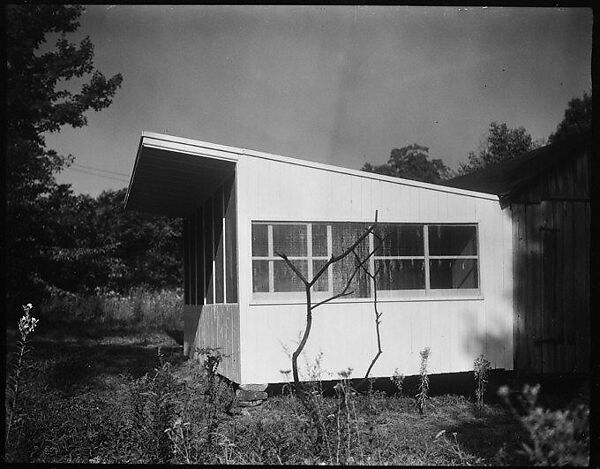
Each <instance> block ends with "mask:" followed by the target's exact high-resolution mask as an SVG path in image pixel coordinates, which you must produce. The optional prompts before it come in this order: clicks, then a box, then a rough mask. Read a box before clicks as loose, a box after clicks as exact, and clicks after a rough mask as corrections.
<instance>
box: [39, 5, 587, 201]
mask: <svg viewBox="0 0 600 469" xmlns="http://www.w3.org/2000/svg"><path fill="white" fill-rule="evenodd" d="M84 35H89V36H90V37H91V39H92V42H93V43H94V45H95V53H96V55H95V57H96V64H97V66H98V68H99V69H100V70H102V71H103V72H104V73H105V74H106V75H112V74H114V73H117V72H121V73H122V74H123V86H122V88H121V89H120V90H119V91H118V93H117V95H116V97H115V100H114V102H113V105H112V106H111V107H110V108H108V109H106V110H104V111H101V112H100V113H92V114H90V115H89V125H88V126H87V127H85V128H83V129H76V130H73V129H70V128H65V129H63V130H62V131H61V133H60V134H56V135H50V136H48V138H47V142H48V144H49V146H50V147H51V148H54V149H56V150H58V151H59V152H63V153H72V154H73V155H75V157H76V160H75V163H76V165H74V166H73V167H72V168H71V169H67V170H65V171H64V172H63V173H62V174H61V175H59V177H58V179H59V181H60V182H69V183H72V184H73V188H74V190H75V191H76V192H87V193H90V194H92V195H97V194H98V193H99V192H100V191H101V190H103V189H108V188H120V187H124V186H126V184H127V179H128V176H129V174H130V172H131V169H132V166H133V162H134V159H135V153H136V149H137V145H138V142H139V137H140V135H141V132H142V131H144V130H147V131H154V132H161V133H168V134H171V135H175V136H179V137H186V138H193V139H198V140H203V141H208V142H213V143H219V144H223V145H232V146H238V147H244V148H249V149H253V150H260V151H265V152H269V153H275V154H280V155H284V156H291V157H296V158H303V159H307V160H312V161H319V162H323V163H330V164H334V165H338V166H344V167H348V168H354V169H359V168H360V167H361V166H362V164H363V163H364V162H365V161H370V162H372V163H375V164H380V163H383V162H384V161H386V160H387V158H388V156H389V154H390V151H391V149H392V148H395V147H401V146H404V145H408V144H411V143H418V144H420V145H425V146H428V147H429V149H430V156H431V157H432V158H441V159H442V160H444V162H445V163H446V164H447V165H449V166H450V167H452V168H456V167H457V165H458V162H459V161H463V160H465V159H466V156H467V154H468V152H469V151H476V150H477V147H478V145H479V142H480V141H481V139H482V138H483V137H484V136H485V133H486V131H487V128H488V127H489V124H490V122H492V121H498V122H506V123H507V124H508V125H509V126H510V127H519V126H523V127H525V128H526V129H527V130H528V131H529V132H530V133H531V134H532V136H533V137H534V139H546V138H547V137H548V135H549V134H550V133H551V132H552V131H553V130H554V129H555V128H556V125H557V124H558V122H560V120H561V119H562V117H563V113H564V110H565V108H566V106H567V103H568V101H569V100H570V99H571V98H573V97H580V96H582V95H583V93H584V92H585V91H588V92H589V91H591V46H592V10H591V9H578V8H562V9H560V8H481V7H478V8H457V7H354V6H336V7H317V6H303V7H296V6H294V7H290V6H241V7H238V6H230V7H225V6H135V5H123V6H107V5H94V6H87V8H86V12H85V13H84V15H83V16H82V18H81V28H80V29H79V31H78V32H77V33H76V34H74V35H72V36H73V38H74V39H80V38H82V37H83V36H84ZM90 168H100V169H102V170H104V171H94V170H92V169H90ZM90 173H95V174H97V175H93V174H90Z"/></svg>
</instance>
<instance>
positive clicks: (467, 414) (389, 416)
mask: <svg viewBox="0 0 600 469" xmlns="http://www.w3.org/2000/svg"><path fill="white" fill-rule="evenodd" d="M142 314H145V313H142ZM39 317H40V324H39V326H38V329H36V332H35V334H34V335H33V337H32V341H31V345H32V348H33V351H32V353H31V354H30V355H29V356H28V361H27V364H28V365H27V366H26V367H25V368H24V369H23V371H22V375H21V377H22V382H23V387H22V389H21V394H20V395H21V397H20V408H21V409H23V411H22V412H20V414H19V416H18V418H16V419H15V423H14V426H15V431H14V433H15V434H18V438H15V440H14V441H13V442H12V444H11V445H10V448H9V450H8V451H7V455H6V457H7V460H8V461H10V462H38V463H39V462H42V463H90V462H92V463H155V464H160V463H202V464H211V463H212V464H224V463H227V464H321V463H328V464H329V463H334V464H335V463H340V464H377V465H379V464H385V465H387V464H393V465H495V464H506V465H522V464H528V463H529V461H528V459H527V455H526V454H525V453H523V452H522V451H521V449H522V444H523V443H528V442H530V439H529V435H528V433H527V431H526V429H525V428H524V427H523V426H522V425H521V424H520V423H519V421H518V420H517V419H516V418H515V416H514V415H512V414H511V412H510V411H509V410H508V409H506V407H504V406H503V405H502V404H501V403H500V402H496V403H494V402H488V403H485V404H484V407H485V411H484V412H475V411H474V409H475V401H474V400H473V398H469V397H465V396H463V395H460V394H442V395H440V394H437V395H436V392H435V388H436V387H437V381H436V377H435V376H432V377H431V384H430V390H431V393H430V394H429V398H428V399H427V412H425V414H424V415H420V414H419V412H418V410H417V406H416V403H415V398H414V397H406V396H414V395H415V392H416V390H417V389H418V383H419V381H418V379H416V377H415V379H412V380H411V379H410V378H411V377H408V378H407V379H406V380H404V383H403V389H404V393H403V394H398V393H396V394H395V395H392V394H386V393H385V392H381V391H377V390H372V391H371V392H370V393H369V394H367V395H357V394H353V393H352V392H351V389H350V388H349V383H348V382H347V380H344V379H342V380H341V382H340V386H341V387H340V386H338V387H337V389H336V391H335V392H333V391H331V392H330V393H329V394H328V393H325V396H323V395H320V394H319V395H317V397H316V399H318V405H319V409H320V412H321V413H322V415H323V417H324V422H325V426H326V431H325V435H326V440H327V441H326V443H327V445H326V446H325V447H324V449H323V450H322V451H321V452H316V451H315V445H314V437H315V435H314V428H313V424H312V421H311V420H310V418H309V417H308V416H307V414H306V411H305V409H304V408H303V406H302V404H301V403H300V402H299V401H298V399H296V398H295V397H294V396H293V395H290V393H289V390H286V391H285V392H284V393H280V392H276V395H272V396H270V397H269V399H267V401H265V403H263V405H261V406H259V407H255V408H251V409H249V410H248V411H246V412H243V413H241V414H239V413H232V412H229V410H230V407H231V403H232V399H233V390H232V389H231V388H230V387H229V386H228V385H227V383H223V382H219V383H217V384H215V383H214V382H213V383H212V385H211V384H210V383H211V380H210V379H209V378H210V376H209V375H208V374H207V370H206V369H205V368H203V367H202V365H201V364H200V363H198V362H194V361H190V360H186V359H185V358H184V357H183V356H182V348H181V344H180V343H178V341H177V340H176V339H177V338H176V337H174V334H172V333H169V332H165V329H169V328H170V327H172V326H173V323H172V322H171V320H168V321H165V323H164V324H162V325H160V322H161V321H155V322H154V325H153V326H152V327H150V326H149V325H143V324H139V323H132V322H127V319H126V318H125V320H124V321H123V324H125V325H127V324H128V325H129V327H127V328H124V329H123V330H120V331H118V330H115V328H114V324H111V323H110V321H112V319H109V320H106V321H104V322H103V323H98V322H95V323H91V324H88V325H87V326H85V331H84V330H82V329H75V328H69V327H65V325H68V324H75V323H76V321H71V322H69V320H70V319H72V318H68V317H66V318H63V320H62V321H55V322H52V321H46V322H45V320H44V319H45V318H44V315H40V316H39ZM165 317H168V316H165ZM107 326H109V327H107ZM82 327H83V326H82ZM10 342H11V338H10V337H9V340H8V343H10ZM387 381H389V380H387ZM472 383H473V378H472V376H471V377H470V385H472ZM211 386H212V388H211ZM215 386H218V389H216V388H215ZM390 387H392V386H391V383H390ZM273 389H276V388H273ZM375 389H377V386H375ZM471 392H473V389H471ZM563 402H565V401H563ZM327 448H328V449H327Z"/></svg>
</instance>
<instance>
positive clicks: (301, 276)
mask: <svg viewBox="0 0 600 469" xmlns="http://www.w3.org/2000/svg"><path fill="white" fill-rule="evenodd" d="M275 254H276V255H278V256H279V257H281V258H282V259H283V260H284V261H285V263H286V264H287V265H288V267H289V268H290V269H292V270H293V271H294V273H295V274H296V275H297V276H298V278H299V279H300V280H301V281H302V283H303V284H304V285H305V286H306V285H308V286H312V283H309V282H308V280H306V279H305V278H304V275H302V272H300V271H299V270H298V269H297V268H296V266H295V265H294V264H293V263H292V261H290V260H289V259H288V257H287V255H285V254H281V253H279V252H277V251H275Z"/></svg>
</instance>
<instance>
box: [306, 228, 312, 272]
mask: <svg viewBox="0 0 600 469" xmlns="http://www.w3.org/2000/svg"><path fill="white" fill-rule="evenodd" d="M312 246H313V242H312V223H307V224H306V257H307V264H308V265H307V266H306V268H307V271H306V273H307V277H308V278H307V280H308V281H309V282H310V281H312V279H313V262H312Z"/></svg>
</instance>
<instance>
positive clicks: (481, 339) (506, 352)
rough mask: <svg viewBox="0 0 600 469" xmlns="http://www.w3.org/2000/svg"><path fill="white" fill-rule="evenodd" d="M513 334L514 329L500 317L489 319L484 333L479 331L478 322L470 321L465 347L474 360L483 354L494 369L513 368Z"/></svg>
mask: <svg viewBox="0 0 600 469" xmlns="http://www.w3.org/2000/svg"><path fill="white" fill-rule="evenodd" d="M512 336H513V331H512V329H510V328H507V326H506V323H503V322H501V321H500V320H498V319H495V320H491V321H488V322H487V324H486V327H485V332H484V333H483V334H482V333H480V332H479V331H478V329H477V325H476V324H473V323H469V325H468V327H467V333H466V336H465V339H464V343H463V349H464V351H465V353H466V354H467V355H469V356H470V357H471V358H472V360H475V359H476V358H477V357H479V356H480V355H483V356H484V358H485V359H486V360H488V361H489V362H490V364H491V367H492V369H511V368H512V360H513V357H512V350H511V348H510V344H511V343H512V340H513V339H512Z"/></svg>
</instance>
